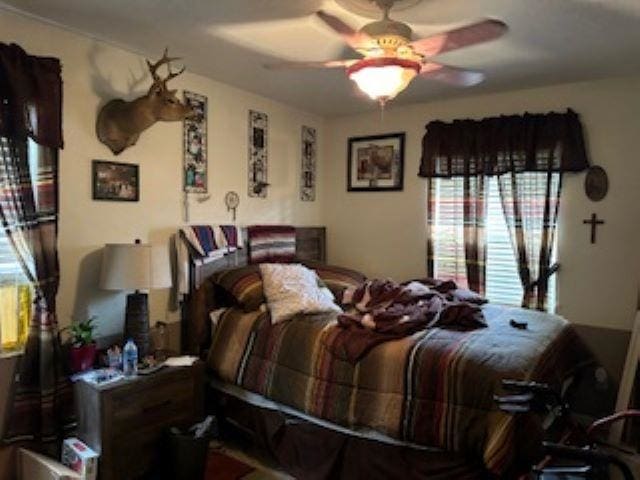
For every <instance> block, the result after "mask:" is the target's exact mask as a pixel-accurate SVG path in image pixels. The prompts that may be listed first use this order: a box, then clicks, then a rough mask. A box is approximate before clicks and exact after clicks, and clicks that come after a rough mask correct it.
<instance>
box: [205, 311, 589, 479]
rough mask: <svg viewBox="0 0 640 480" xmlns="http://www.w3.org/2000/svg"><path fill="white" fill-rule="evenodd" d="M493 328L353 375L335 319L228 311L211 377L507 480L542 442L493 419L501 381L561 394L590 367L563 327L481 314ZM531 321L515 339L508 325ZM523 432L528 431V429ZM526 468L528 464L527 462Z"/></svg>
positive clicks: (369, 363)
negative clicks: (541, 385)
mask: <svg viewBox="0 0 640 480" xmlns="http://www.w3.org/2000/svg"><path fill="white" fill-rule="evenodd" d="M483 311H484V313H485V316H486V319H487V323H488V328H484V329H480V330H474V331H466V332H463V331H454V330H445V329H441V328H434V329H430V330H426V331H421V332H418V333H416V334H414V335H413V336H410V337H405V338H403V339H400V340H396V341H390V342H386V343H384V344H381V345H379V346H377V347H376V348H374V349H373V350H372V351H371V352H370V353H369V354H367V356H365V357H364V358H363V359H362V360H361V361H359V362H358V363H357V364H351V363H349V362H346V361H343V360H340V359H338V358H336V357H334V356H332V355H331V354H330V353H329V351H328V348H327V346H328V345H330V344H331V342H332V341H333V339H334V338H335V337H336V335H337V333H338V331H339V327H337V326H336V320H335V314H318V315H302V316H298V317H295V318H293V319H292V320H290V321H287V322H283V323H279V324H275V325H273V324H271V322H270V321H269V316H268V314H267V313H266V312H259V311H256V312H250V313H246V314H245V313H243V312H242V311H240V310H238V309H230V310H228V311H227V312H226V313H225V314H224V315H223V317H222V318H221V320H220V322H219V324H218V326H217V327H216V330H215V332H214V334H213V341H212V345H211V349H210V351H209V352H210V354H209V360H208V362H209V365H210V366H211V368H212V370H213V372H214V373H215V375H216V376H218V377H219V378H220V379H221V380H222V381H225V382H228V383H230V384H235V385H237V386H240V387H242V388H244V389H246V390H249V391H252V392H255V393H258V394H260V395H262V396H264V397H266V398H268V399H270V400H273V401H276V402H279V403H282V404H285V405H287V406H289V407H292V408H295V409H297V410H299V411H301V412H303V413H306V414H308V415H312V416H315V417H318V418H321V419H324V420H327V421H330V422H333V423H335V424H338V425H341V426H344V427H347V428H351V429H360V430H363V429H364V430H373V431H376V432H379V433H382V434H385V435H387V436H389V437H392V438H395V439H398V440H401V441H407V442H413V443H417V444H421V445H425V446H429V447H435V448H441V449H444V450H447V451H453V452H460V453H462V454H464V455H465V456H466V457H467V458H469V459H476V460H477V461H480V462H482V463H483V464H484V465H485V466H486V468H487V469H488V470H489V471H491V472H493V473H495V474H498V475H500V474H502V473H504V472H506V471H508V469H509V468H510V467H511V466H512V464H513V463H514V461H515V459H516V458H517V459H522V458H525V459H526V455H527V453H529V454H530V453H531V450H530V449H529V447H530V445H532V444H535V442H536V441H540V440H541V439H540V438H538V437H536V429H535V428H529V429H521V428H518V427H519V425H520V424H519V422H520V421H522V422H525V424H527V425H529V423H526V422H533V424H532V425H537V423H535V422H539V419H538V418H537V417H535V416H534V415H531V416H526V415H525V416H522V417H521V418H518V419H517V420H516V419H514V417H513V416H511V415H508V414H506V413H503V412H501V411H500V410H498V408H497V407H496V404H495V402H494V400H493V395H494V394H496V393H500V391H501V384H500V382H501V380H502V379H505V378H511V379H520V380H536V381H545V382H550V383H552V384H554V385H558V384H559V383H560V382H561V381H562V379H563V378H564V377H565V376H566V375H567V374H568V373H570V372H571V371H572V370H573V369H575V368H577V367H578V366H580V365H583V364H584V363H585V362H586V361H588V360H590V357H589V355H588V353H587V351H586V350H585V349H584V347H583V346H582V344H581V343H580V341H579V340H578V338H577V336H576V335H575V333H574V331H573V330H572V329H571V327H570V325H569V324H568V322H566V321H565V320H563V319H561V318H559V317H555V316H552V315H547V314H543V313H540V312H534V311H526V310H522V309H510V308H503V307H495V306H491V305H487V306H484V307H483ZM512 318H517V319H519V320H523V321H527V322H528V328H527V329H526V330H516V329H514V328H513V327H511V326H510V324H509V320H510V319H512ZM532 425H529V426H532ZM527 460H529V459H527Z"/></svg>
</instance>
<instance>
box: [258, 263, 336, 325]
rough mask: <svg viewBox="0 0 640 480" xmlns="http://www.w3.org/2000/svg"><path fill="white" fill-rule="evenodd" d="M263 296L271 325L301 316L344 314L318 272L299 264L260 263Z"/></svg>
mask: <svg viewBox="0 0 640 480" xmlns="http://www.w3.org/2000/svg"><path fill="white" fill-rule="evenodd" d="M260 273H261V275H262V284H263V288H264V296H265V297H266V299H267V305H268V306H269V310H270V311H271V322H272V323H279V322H284V321H285V320H289V319H290V318H292V317H293V316H295V315H297V314H299V313H325V312H341V311H342V310H341V309H340V307H338V305H336V304H335V303H334V298H333V294H332V293H331V291H330V290H329V289H328V288H326V287H320V285H319V281H318V276H317V275H316V272H314V271H313V270H310V269H308V268H307V267H305V266H304V265H300V264H287V263H262V264H260Z"/></svg>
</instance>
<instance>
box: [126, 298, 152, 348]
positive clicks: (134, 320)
mask: <svg viewBox="0 0 640 480" xmlns="http://www.w3.org/2000/svg"><path fill="white" fill-rule="evenodd" d="M128 338H131V339H132V340H133V341H134V342H135V344H136V346H137V347H138V359H140V360H142V359H143V358H144V357H145V356H146V355H147V354H148V353H149V346H150V342H151V336H150V334H149V300H148V296H147V294H146V293H140V292H136V293H130V294H129V295H127V309H126V313H125V317H124V341H125V342H126V341H127V339H128Z"/></svg>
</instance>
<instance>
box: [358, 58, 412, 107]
mask: <svg viewBox="0 0 640 480" xmlns="http://www.w3.org/2000/svg"><path fill="white" fill-rule="evenodd" d="M419 71H420V65H419V64H418V63H416V62H413V61H408V60H402V59H395V58H375V59H365V60H362V61H361V62H358V63H357V64H355V65H353V66H352V67H351V68H349V70H348V75H349V78H350V79H351V80H353V81H354V82H355V83H356V85H358V88H359V89H360V90H361V91H362V92H364V93H365V94H367V95H368V96H369V97H370V98H371V99H372V100H378V101H386V100H391V99H392V98H394V97H395V96H396V95H398V94H399V93H400V92H401V91H403V90H404V89H405V88H407V86H408V85H409V83H411V80H413V79H414V78H415V76H416V75H417V74H418V72H419Z"/></svg>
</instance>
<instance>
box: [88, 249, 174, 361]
mask: <svg viewBox="0 0 640 480" xmlns="http://www.w3.org/2000/svg"><path fill="white" fill-rule="evenodd" d="M100 287H101V288H103V289H104V290H118V291H122V290H134V292H133V293H130V294H129V295H127V308H126V312H125V321H124V337H125V341H126V340H127V339H128V338H131V339H133V341H134V342H135V343H136V346H137V347H138V356H139V358H143V357H144V356H145V355H147V354H148V353H149V345H150V334H149V301H148V296H147V293H146V292H144V291H141V290H150V289H156V288H169V287H171V274H170V267H169V252H168V250H167V249H166V248H163V247H161V246H158V245H153V246H152V245H149V244H143V243H140V240H136V241H135V243H125V244H122V243H118V244H115V243H111V244H107V245H105V247H104V253H103V255H102V271H101V272H100Z"/></svg>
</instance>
